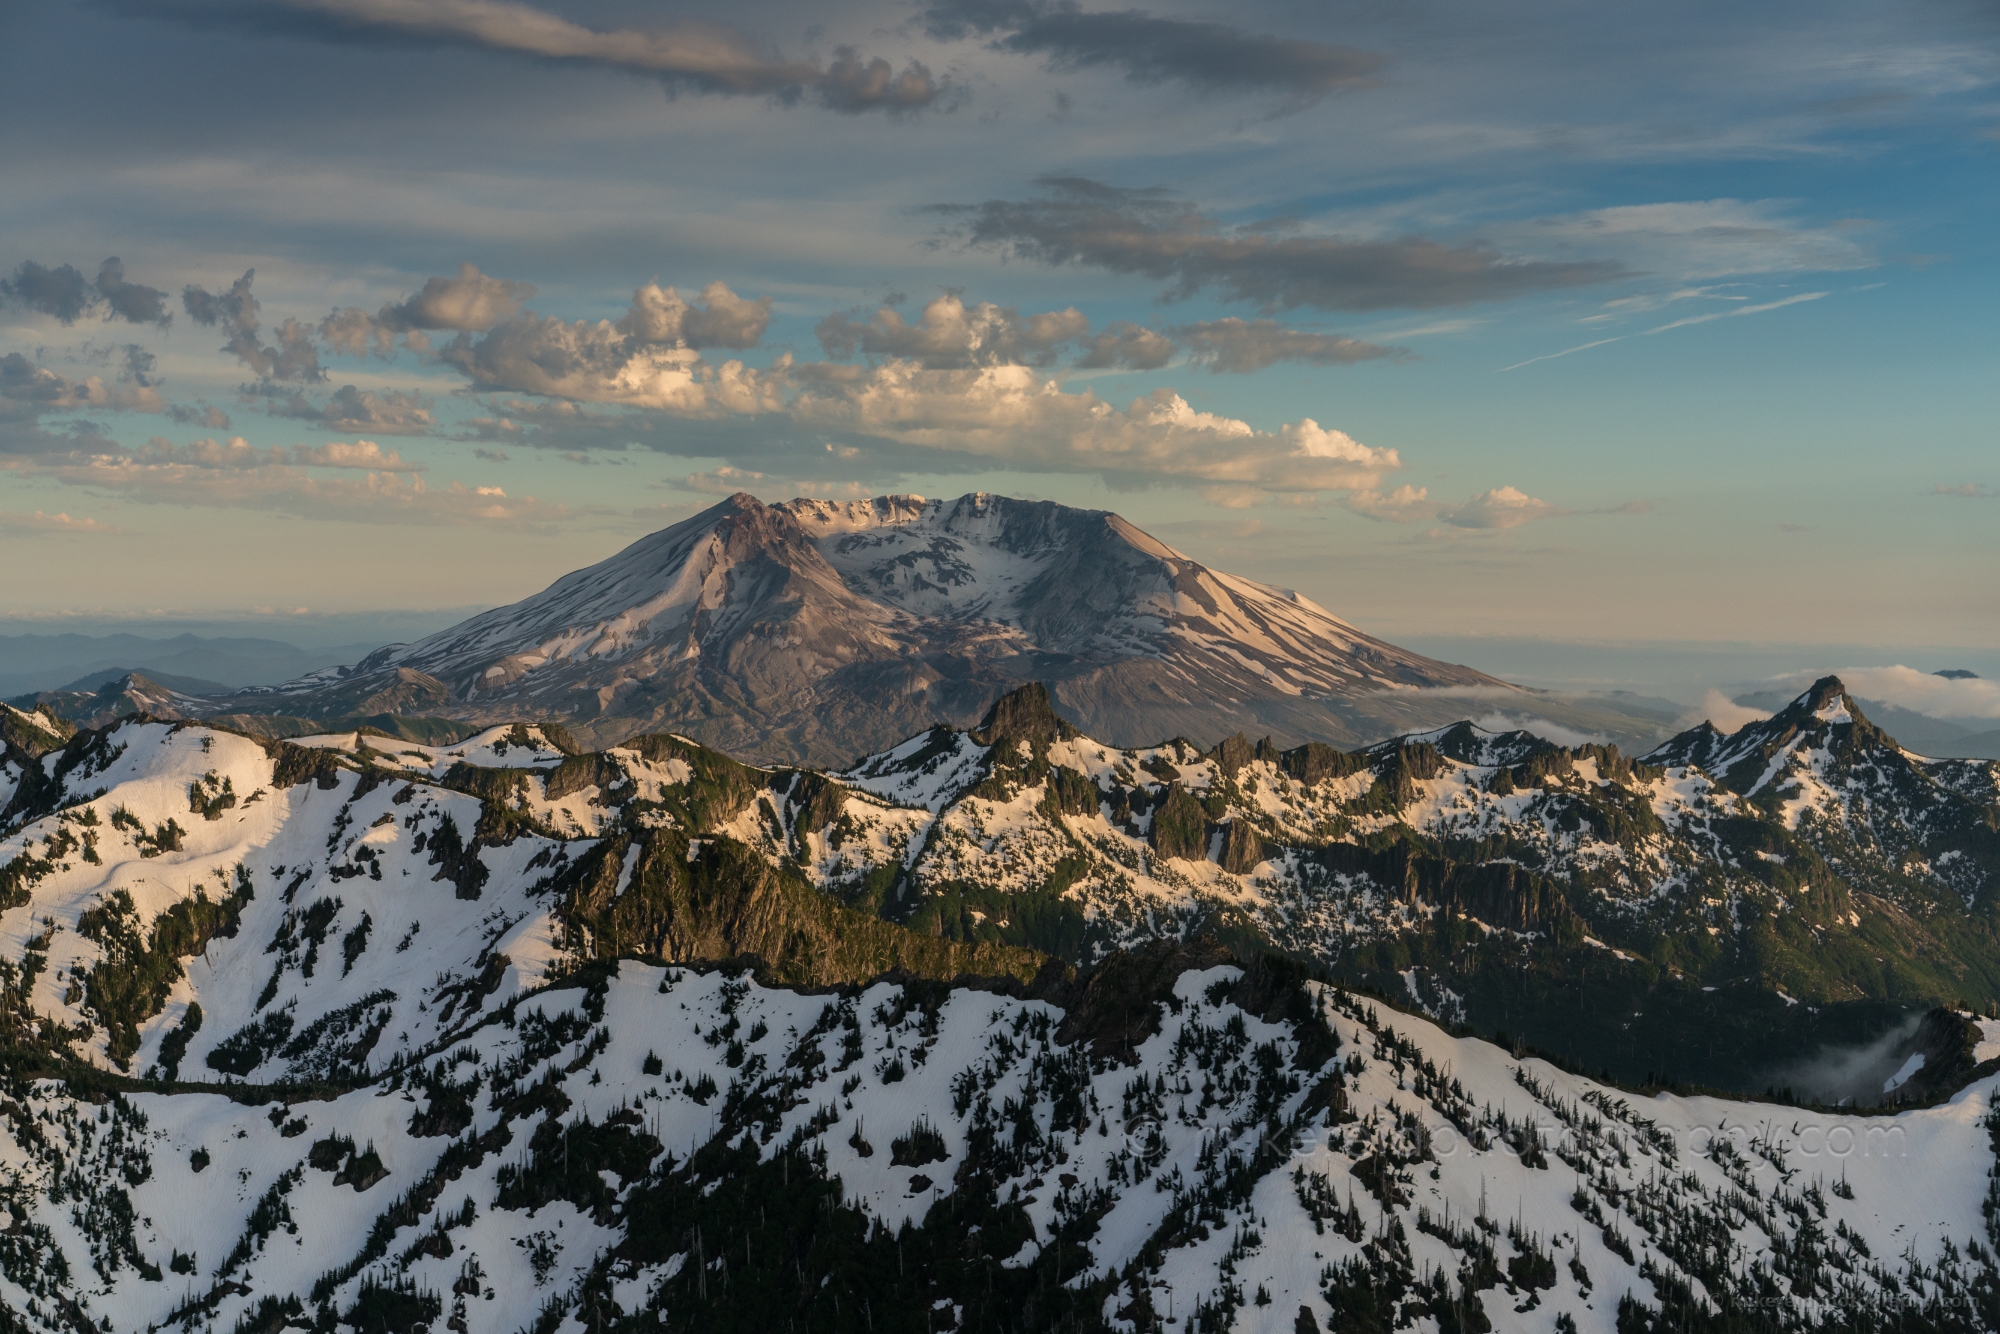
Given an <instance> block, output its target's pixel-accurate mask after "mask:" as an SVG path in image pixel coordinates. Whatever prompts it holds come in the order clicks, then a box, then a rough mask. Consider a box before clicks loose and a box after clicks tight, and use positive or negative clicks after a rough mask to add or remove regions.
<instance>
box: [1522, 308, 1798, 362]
mask: <svg viewBox="0 0 2000 1334" xmlns="http://www.w3.org/2000/svg"><path fill="white" fill-rule="evenodd" d="M1832 295H1833V293H1831V292H1800V293H1797V294H1795V295H1793V296H1788V297H1781V298H1779V299H1778V300H1776V301H1764V302H1759V303H1757V304H1754V305H1748V306H1731V307H1729V308H1728V309H1726V310H1711V311H1706V312H1704V313H1702V314H1700V315H1689V316H1686V317H1684V318H1682V319H1678V320H1669V321H1668V322H1667V323H1665V324H1661V325H1657V326H1655V327H1654V328H1651V329H1642V330H1640V331H1639V332H1638V333H1636V334H1617V335H1615V336H1613V337H1610V338H1596V339H1592V340H1591V341H1590V342H1588V343H1579V344H1577V345H1576V346H1575V347H1566V348H1564V349H1563V350H1562V351H1560V352H1547V353H1544V354H1542V355H1541V356H1539V357H1529V358H1528V359H1527V360H1526V361H1517V362H1515V363H1514V364H1513V365H1511V366H1502V367H1501V368H1500V369H1501V370H1502V371H1518V370H1520V369H1521V368H1522V367H1523V366H1532V365H1534V364H1535V363H1536V362H1538V361H1556V360H1559V359H1561V358H1563V357H1569V356H1574V355H1576V354H1577V353H1578V352H1588V351H1590V350H1591V349H1592V348H1594V347H1608V346H1609V345H1610V344H1612V343H1622V342H1624V341H1625V340H1626V339H1627V338H1646V337H1650V336H1652V335H1654V334H1663V333H1666V332H1668V331H1669V330H1673V329H1686V328H1688V327H1690V326H1692V325H1696V324H1711V323H1713V322H1714V321H1716V320H1733V319H1740V318H1742V317H1743V316H1745V315H1762V314H1764V313H1766V312H1767V311H1773V310H1783V309H1784V308H1785V307H1787V306H1796V305H1801V304H1803V303H1804V302H1807V301H1821V300H1824V299H1825V298H1827V297H1829V296H1832Z"/></svg>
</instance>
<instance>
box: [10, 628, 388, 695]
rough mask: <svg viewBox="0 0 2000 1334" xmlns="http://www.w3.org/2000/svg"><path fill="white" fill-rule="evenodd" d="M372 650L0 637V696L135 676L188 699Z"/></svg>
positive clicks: (186, 638) (281, 643)
mask: <svg viewBox="0 0 2000 1334" xmlns="http://www.w3.org/2000/svg"><path fill="white" fill-rule="evenodd" d="M374 647H375V645H373V644H345V645H335V646H332V647H314V648H301V647H299V646H298V645H296V644H293V643H290V642H287V641H285V640H279V639H268V638H261V637H255V636H244V635H197V634H192V633H185V634H179V635H173V636H170V637H167V638H154V637H150V636H147V635H137V634H130V633H121V634H106V635H84V634H52V635H51V634H22V635H0V698H13V697H15V696H19V695H24V694H28V695H32V694H33V693H35V692H40V691H59V692H80V691H89V690H96V689H98V688H99V687H102V686H104V685H106V684H107V683H109V682H111V681H114V680H117V679H118V678H120V677H123V676H126V675H128V674H130V673H132V672H139V673H141V674H143V675H145V676H148V677H150V678H151V679H153V680H154V681H157V682H160V683H161V684H164V685H169V686H172V687H174V688H176V689H179V690H183V691H186V692H188V693H190V694H224V693H227V692H228V691H231V690H236V689H240V688H242V687H243V686H248V685H269V684H271V683H272V682H276V681H283V680H287V679H289V678H291V677H295V676H301V675H304V674H305V673H307V672H311V671H317V670H319V669H320V668H322V667H328V666H333V665H337V664H339V663H345V662H352V661H354V660H355V659H356V658H357V657H359V656H360V655H362V654H364V653H367V652H368V651H369V650H371V649H372V648H374Z"/></svg>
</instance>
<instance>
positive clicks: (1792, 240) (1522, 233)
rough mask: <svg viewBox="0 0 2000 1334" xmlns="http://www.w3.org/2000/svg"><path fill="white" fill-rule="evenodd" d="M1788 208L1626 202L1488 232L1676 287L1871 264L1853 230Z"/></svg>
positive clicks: (1777, 204)
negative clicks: (1626, 268) (1614, 263)
mask: <svg viewBox="0 0 2000 1334" xmlns="http://www.w3.org/2000/svg"><path fill="white" fill-rule="evenodd" d="M1788 207H1789V206H1788V205H1787V204H1785V203H1784V202H1783V201H1778V200H1769V199H1761V200H1760V199H1747V200H1746V199H1698V200H1673V201H1667V202H1662V203H1654V204H1627V205H1621V206H1618V207H1615V208H1600V209H1590V210H1587V211H1585V212H1581V213H1570V214H1564V215H1560V216H1557V217H1548V218H1536V219H1533V220H1531V221H1527V222H1520V223H1514V224H1511V225H1503V226H1501V227H1498V228H1495V229H1494V230H1493V235H1495V236H1496V237H1498V238H1499V239H1500V242H1501V244H1514V245H1520V246H1523V247H1526V248H1529V249H1533V250H1535V251H1537V252H1539V253H1548V252H1550V251H1555V252H1557V253H1568V254H1570V255H1574V256H1577V257H1585V256H1590V257H1603V258H1617V259H1621V260H1623V261H1624V262H1625V263H1627V264H1631V265H1634V266H1636V267H1640V268H1643V269H1644V270H1646V271H1647V272H1649V273H1664V274H1669V275H1672V280H1674V281H1680V282H1692V281H1697V280H1702V279H1712V278H1719V277H1728V276H1733V275H1739V274H1758V273H1824V272H1830V271H1836V270H1851V269H1865V268H1872V267H1873V266H1874V265H1875V263H1876V260H1875V257H1874V255H1873V254H1872V253H1871V252H1870V251H1869V250H1868V248H1867V247H1866V246H1864V245H1863V244H1861V242H1860V241H1859V240H1858V239H1857V237H1858V236H1859V235H1860V233H1861V230H1862V229H1861V227H1860V226H1859V225H1857V224H1855V223H1851V222H1848V223H1837V224H1835V225H1833V226H1813V225H1811V224H1808V223H1802V222H1798V221H1796V220H1794V219H1793V218H1791V217H1789V216H1787V213H1786V210H1787V208H1788ZM1704 294H1705V293H1688V292H1682V293H1680V294H1679V295H1681V296H1683V297H1685V296H1691V295H1704ZM1656 299H1657V298H1656Z"/></svg>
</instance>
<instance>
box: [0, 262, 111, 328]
mask: <svg viewBox="0 0 2000 1334" xmlns="http://www.w3.org/2000/svg"><path fill="white" fill-rule="evenodd" d="M0 294H4V295H5V296H6V297H7V298H8V299H9V300H12V301H18V302H20V303H21V304H22V305H24V306H26V307H28V309H30V310H38V311H40V312H41V313H42V314H44V315H53V316H55V317H56V319H58V320H60V321H61V322H62V323H64V324H74V323H76V321H77V319H78V318H79V317H80V316H81V315H82V314H83V313H84V312H85V311H86V310H89V309H90V307H91V306H92V305H93V304H94V303H95V301H96V293H94V292H92V291H91V288H90V284H89V282H87V281H86V280H85V278H84V276H83V275H82V274H81V273H79V272H77V270H76V269H75V268H74V267H73V266H71V265H68V264H61V265H58V266H56V267H55V268H53V269H45V268H43V267H42V266H41V265H39V264H37V263H35V262H34V261H33V260H31V259H28V260H22V261H21V266H20V267H19V268H17V269H15V270H14V276H13V278H11V279H0Z"/></svg>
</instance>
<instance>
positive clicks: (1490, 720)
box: [1472, 711, 1610, 746]
mask: <svg viewBox="0 0 2000 1334" xmlns="http://www.w3.org/2000/svg"><path fill="white" fill-rule="evenodd" d="M1472 725H1473V726H1474V727H1483V728H1485V729H1486V730H1487V731H1489V732H1527V733H1529V734H1531V735H1533V736H1538V737H1540V738H1541V739H1542V740H1544V741H1553V742H1555V743H1556V744H1557V745H1558V746H1587V745H1600V746H1601V745H1603V744H1604V743H1605V742H1606V741H1607V740H1609V739H1610V738H1608V737H1605V736H1603V735H1600V734H1599V733H1596V732H1579V731H1577V730H1576V729H1575V728H1573V727H1564V726H1563V725H1562V724H1561V723H1552V722H1550V721H1549V720H1548V719H1546V718H1537V717H1535V716H1533V715H1532V714H1518V713H1507V712H1504V711H1498V712H1494V713H1489V714H1487V715H1486V716H1485V717H1483V718H1480V719H1478V720H1476V721H1475V722H1474V723H1473V724H1472Z"/></svg>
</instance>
